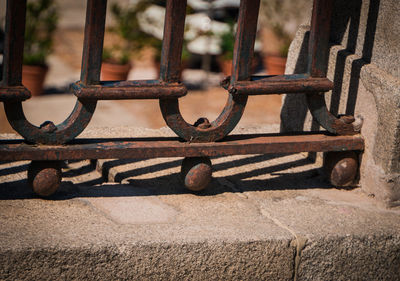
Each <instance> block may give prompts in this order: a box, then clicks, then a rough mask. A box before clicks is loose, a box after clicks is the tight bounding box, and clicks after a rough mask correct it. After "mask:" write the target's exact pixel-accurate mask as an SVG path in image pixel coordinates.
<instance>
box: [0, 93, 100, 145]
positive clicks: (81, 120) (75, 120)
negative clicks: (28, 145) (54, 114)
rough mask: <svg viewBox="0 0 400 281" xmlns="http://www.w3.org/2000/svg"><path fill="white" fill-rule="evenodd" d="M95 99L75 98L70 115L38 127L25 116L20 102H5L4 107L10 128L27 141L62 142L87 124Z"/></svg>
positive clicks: (68, 139) (93, 108)
mask: <svg viewBox="0 0 400 281" xmlns="http://www.w3.org/2000/svg"><path fill="white" fill-rule="evenodd" d="M96 103H97V102H96V101H94V102H85V103H82V102H81V101H79V100H77V102H76V104H75V108H74V110H73V111H72V113H71V114H70V116H69V117H68V118H67V119H66V120H65V121H64V122H63V123H61V124H59V125H57V126H55V125H54V124H53V122H50V121H47V122H45V123H43V124H42V125H41V126H40V127H36V126H34V125H32V124H31V123H30V122H29V121H28V120H27V119H26V118H25V114H24V111H23V108H22V103H21V102H5V103H4V109H5V112H6V115H7V119H8V122H9V123H10V125H11V126H12V128H13V129H14V130H15V131H17V132H18V133H19V134H20V135H21V136H23V137H24V138H25V139H26V140H27V141H29V142H33V143H40V144H64V143H67V142H68V141H70V140H72V139H74V138H75V137H76V136H78V135H79V134H80V133H81V132H82V131H83V130H84V129H85V128H86V126H87V125H88V124H89V121H90V119H91V118H92V116H93V113H94V111H95V109H96Z"/></svg>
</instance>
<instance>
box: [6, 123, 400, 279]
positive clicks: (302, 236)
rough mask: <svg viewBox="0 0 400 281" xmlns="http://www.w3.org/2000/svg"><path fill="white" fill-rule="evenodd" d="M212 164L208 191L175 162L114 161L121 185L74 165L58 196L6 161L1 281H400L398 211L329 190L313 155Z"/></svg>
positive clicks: (230, 159) (136, 132) (222, 160)
mask: <svg viewBox="0 0 400 281" xmlns="http://www.w3.org/2000/svg"><path fill="white" fill-rule="evenodd" d="M274 129H276V128H274ZM257 130H258V131H259V132H260V131H263V132H268V131H270V130H271V128H259V129H257ZM116 132H118V130H117V129H115V128H114V129H113V130H111V131H110V132H109V134H107V130H96V131H92V132H91V131H88V132H86V133H85V137H94V136H95V135H96V134H100V135H102V136H103V137H106V136H107V135H112V136H113V137H117V136H118V134H116ZM239 132H243V133H245V132H247V133H251V132H253V133H254V131H252V130H250V131H249V130H248V129H247V130H246V129H241V130H239ZM120 133H121V134H123V135H126V134H129V135H130V136H132V135H134V136H138V135H143V136H146V135H149V134H150V135H153V134H155V135H163V134H165V133H166V132H163V131H158V132H153V131H151V130H139V129H136V130H135V129H133V130H128V131H126V130H121V131H120ZM212 161H213V165H214V167H215V169H216V171H215V172H214V180H213V182H212V185H211V186H210V187H209V188H208V189H207V190H205V191H204V192H202V193H199V194H193V193H190V192H187V191H186V190H184V189H183V188H182V186H181V185H180V182H179V176H178V172H179V166H180V163H179V162H180V160H179V159H176V158H173V159H170V158H165V159H152V160H140V159H136V160H132V161H130V162H123V161H119V160H110V161H109V162H110V163H111V164H110V166H109V168H108V170H107V171H106V175H105V177H106V178H109V179H111V180H114V182H103V177H102V175H101V174H100V173H99V172H97V170H96V167H95V166H94V165H92V164H91V163H90V162H89V161H82V162H74V163H68V165H67V166H66V168H65V169H64V171H63V173H64V183H63V184H62V187H61V189H60V191H59V192H58V194H57V195H56V196H55V197H54V198H52V200H43V199H38V198H36V197H35V196H34V195H33V194H32V192H31V191H30V190H29V189H27V188H26V186H25V184H26V181H25V174H24V173H25V170H26V162H16V163H1V164H0V220H1V225H2V227H1V228H0V237H1V238H0V265H1V266H0V279H6V280H7V279H8V280H13V279H29V280H33V279H52V280H54V279H107V280H113V279H114V280H116V279H135V280H148V279H151V280H153V279H154V280H177V279H179V280H180V279H190V280H221V279H232V280H293V279H294V278H296V279H297V280H343V279H352V280H354V279H357V280H363V279H364V280H366V279H369V280H371V279H372V280H378V279H385V280H397V278H398V276H399V274H400V272H399V271H400V270H399V268H400V235H399V233H400V210H398V209H391V210H387V209H382V208H380V207H379V206H378V205H377V203H376V202H375V200H374V199H373V198H370V197H368V196H366V195H364V194H363V193H362V192H361V191H360V189H358V188H356V189H354V190H337V189H334V188H331V187H330V186H329V184H327V183H326V182H325V181H324V179H323V177H322V176H321V175H320V163H313V162H310V160H309V159H308V158H307V156H306V155H305V154H294V155H267V156H259V155H242V156H230V157H222V158H215V159H212ZM104 163H107V162H104ZM104 163H103V165H102V167H104ZM100 166H101V165H100ZM103 172H104V171H103ZM108 174H110V175H112V176H109V175H108Z"/></svg>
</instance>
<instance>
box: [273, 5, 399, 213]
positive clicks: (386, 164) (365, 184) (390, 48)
mask: <svg viewBox="0 0 400 281" xmlns="http://www.w3.org/2000/svg"><path fill="white" fill-rule="evenodd" d="M398 17H400V9H399V6H398V3H397V1H394V0H385V1H371V2H370V1H341V0H340V1H335V10H334V17H333V21H332V30H331V42H332V47H331V51H330V59H329V66H328V77H329V78H330V79H332V80H333V81H334V82H335V87H334V89H333V91H331V92H330V93H327V94H326V100H327V105H328V109H329V110H330V111H331V112H332V113H333V114H350V115H355V116H361V117H363V119H364V124H363V127H362V130H361V134H362V135H363V137H364V138H365V142H366V149H365V152H364V154H363V157H362V163H361V177H360V183H361V186H362V189H363V190H364V191H365V192H366V193H367V194H370V195H371V196H375V197H377V198H378V199H379V200H381V202H383V204H385V205H386V206H397V205H400V72H399V65H400V63H399V57H400V49H399V48H398V47H397V46H398V43H399V40H400V28H399V26H398V25H395V24H393V20H394V18H398ZM308 30H309V27H308V26H302V27H300V29H299V31H298V33H297V35H296V38H295V40H294V41H293V43H292V45H291V48H290V52H289V58H288V63H287V67H286V73H302V72H305V71H306V58H307V55H306V50H307V45H308V44H307V41H308ZM281 119H282V124H281V130H282V131H286V132H287V131H301V130H303V129H305V130H317V129H318V128H319V126H318V124H316V123H315V122H313V121H312V118H311V117H310V114H309V112H308V109H307V106H306V101H305V98H304V97H303V96H299V95H287V96H286V97H285V100H284V105H283V107H282V112H281Z"/></svg>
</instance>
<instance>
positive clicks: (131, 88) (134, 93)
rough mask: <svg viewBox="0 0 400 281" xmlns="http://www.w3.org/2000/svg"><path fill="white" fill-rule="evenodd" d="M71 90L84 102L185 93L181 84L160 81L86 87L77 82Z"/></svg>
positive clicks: (103, 82) (111, 83) (115, 83)
mask: <svg viewBox="0 0 400 281" xmlns="http://www.w3.org/2000/svg"><path fill="white" fill-rule="evenodd" d="M71 88H72V91H73V92H74V94H75V95H76V96H77V97H78V98H80V99H86V100H122V99H161V98H180V97H183V96H185V95H186V93H187V89H186V86H185V85H183V84H182V83H178V82H175V83H166V82H163V81H160V80H138V81H102V82H100V83H99V84H97V85H88V86H87V85H83V84H82V83H81V82H77V83H75V84H72V85H71Z"/></svg>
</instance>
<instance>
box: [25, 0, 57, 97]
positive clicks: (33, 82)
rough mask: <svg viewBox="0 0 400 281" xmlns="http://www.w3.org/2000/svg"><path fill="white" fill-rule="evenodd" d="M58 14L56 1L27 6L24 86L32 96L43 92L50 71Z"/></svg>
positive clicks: (39, 1) (40, 1)
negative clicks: (48, 61) (50, 58)
mask: <svg viewBox="0 0 400 281" xmlns="http://www.w3.org/2000/svg"><path fill="white" fill-rule="evenodd" d="M57 22H58V13H57V7H56V5H55V1H54V0H37V1H29V2H28V3H27V6H26V27H25V45H24V60H23V67H22V84H23V85H24V86H25V87H26V88H28V89H29V90H30V91H31V94H32V96H37V95H40V94H41V93H42V92H43V83H44V80H45V76H46V73H47V70H48V66H47V63H46V59H47V56H48V55H49V54H50V53H51V51H52V47H53V34H54V31H55V30H56V28H57Z"/></svg>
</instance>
